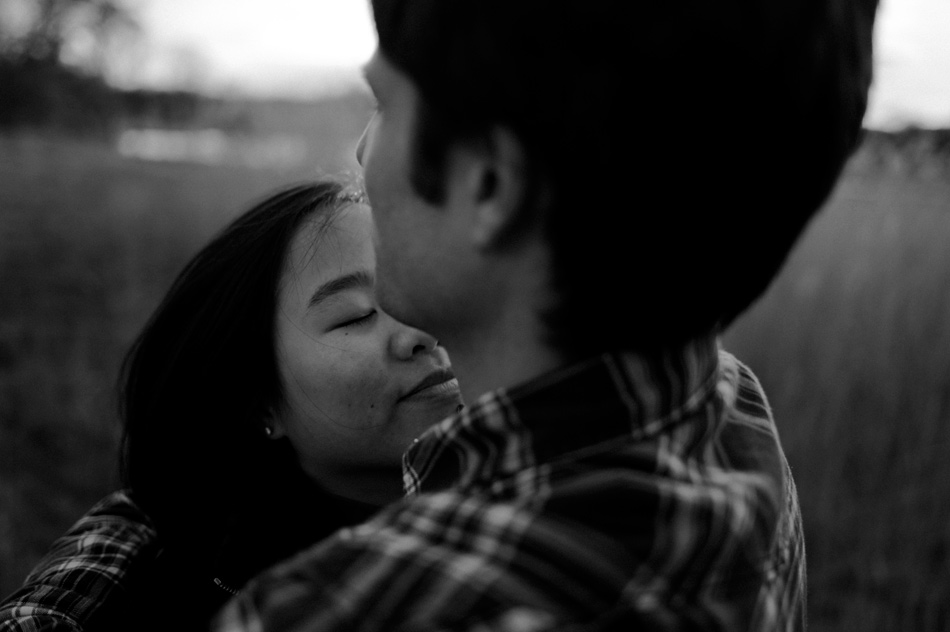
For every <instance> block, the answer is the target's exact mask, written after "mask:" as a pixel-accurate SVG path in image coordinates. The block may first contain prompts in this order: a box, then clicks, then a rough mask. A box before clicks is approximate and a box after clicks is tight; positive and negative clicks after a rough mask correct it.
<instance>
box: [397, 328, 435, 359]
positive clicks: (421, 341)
mask: <svg viewBox="0 0 950 632" xmlns="http://www.w3.org/2000/svg"><path fill="white" fill-rule="evenodd" d="M390 344H391V345H392V353H393V355H394V356H395V357H396V358H398V359H399V360H411V359H413V358H414V357H416V356H417V355H422V354H427V353H432V351H433V350H434V349H435V348H436V346H437V345H438V341H437V340H436V339H435V338H433V337H432V336H430V335H429V334H427V333H426V332H424V331H422V330H419V329H416V328H415V327H409V326H408V325H403V324H402V323H397V328H396V331H395V332H394V333H393V335H392V338H391V339H390Z"/></svg>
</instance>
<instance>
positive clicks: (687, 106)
mask: <svg viewBox="0 0 950 632" xmlns="http://www.w3.org/2000/svg"><path fill="white" fill-rule="evenodd" d="M876 3H877V0H796V1H794V2H793V1H781V2H777V1H775V0H759V1H758V2H732V3H730V2H726V3H725V4H724V3H721V2H720V3H708V2H704V1H701V0H692V1H688V2H685V3H684V2H676V3H663V2H659V3H656V2H655V3H637V2H629V1H628V0H568V1H566V2H557V3H551V2H548V1H547V0H453V2H443V1H442V0H373V9H374V16H375V20H376V27H377V31H378V34H379V43H380V49H381V51H382V52H383V53H384V54H385V55H386V57H387V59H389V60H390V61H391V62H393V63H394V64H396V65H397V66H398V67H399V68H400V69H401V70H402V71H403V72H405V73H406V74H407V75H408V76H409V77H410V78H411V79H412V80H413V82H414V83H415V84H416V87H417V88H418V89H419V91H420V94H421V96H422V99H421V101H422V103H421V105H420V111H419V113H418V116H417V118H416V120H417V124H416V138H415V152H414V156H413V158H414V162H415V164H414V165H413V166H412V177H413V180H414V183H415V185H416V187H417V191H418V192H419V194H420V195H423V196H427V197H428V199H429V200H430V201H433V202H438V201H441V194H442V191H441V188H440V184H439V183H440V182H441V178H442V173H441V168H442V161H443V158H444V152H445V149H446V148H447V147H448V146H449V145H450V144H451V143H453V142H457V141H458V140H461V139H471V138H472V137H473V136H474V135H477V134H478V133H482V134H485V133H487V132H488V131H490V130H491V128H492V127H493V126H497V125H500V126H505V127H507V128H508V129H510V130H511V131H512V132H513V133H514V134H515V135H516V136H517V137H519V139H520V140H521V141H522V143H523V145H524V147H525V151H526V152H527V153H528V157H529V162H530V163H531V166H532V172H531V173H529V176H530V177H531V178H532V179H533V180H538V179H540V180H543V183H544V185H545V186H548V187H550V193H551V194H550V195H549V196H547V197H546V198H545V199H548V200H550V203H549V206H548V207H547V208H545V209H544V214H543V217H544V220H543V221H544V222H545V223H544V228H545V230H546V232H547V234H548V237H549V240H550V243H551V244H552V250H553V257H554V271H553V275H554V282H555V285H556V289H557V290H558V291H559V295H560V298H561V300H560V302H559V305H558V306H556V307H555V308H554V309H553V310H552V311H551V312H550V313H548V314H546V317H547V322H548V324H549V326H550V330H551V334H552V336H553V338H554V340H555V342H556V343H557V344H558V345H559V347H560V348H561V350H562V351H564V352H565V353H568V354H578V355H581V354H587V353H593V352H598V351H602V350H604V349H607V348H615V347H628V348H638V349H644V350H649V349H657V348H662V347H669V346H673V345H677V344H679V343H681V342H683V341H685V340H686V339H689V338H691V337H693V336H696V335H699V334H702V333H704V332H706V331H709V330H711V329H715V328H716V327H723V326H725V325H726V324H728V323H729V322H730V321H731V320H732V319H733V318H735V316H737V315H738V314H739V313H740V312H742V311H743V310H744V309H746V307H748V305H749V304H750V303H751V302H752V301H753V300H754V299H755V298H757V297H758V296H759V295H760V294H761V293H762V292H763V291H764V289H765V288H766V287H767V285H768V284H769V282H770V281H771V279H772V278H773V277H774V276H775V274H777V272H778V270H779V268H780V267H781V265H782V263H783V262H784V260H785V258H786V256H787V254H788V252H789V250H790V249H791V247H792V245H793V244H794V242H795V241H796V239H797V238H798V235H799V234H800V233H801V231H802V230H803V229H804V227H805V225H806V224H807V222H808V220H809V219H810V218H811V217H812V215H813V214H814V213H815V212H816V210H817V209H818V208H819V207H820V206H821V204H822V203H823V202H824V200H825V199H826V198H827V196H828V194H829V193H830V191H831V189H832V187H833V185H834V183H835V181H836V180H837V178H838V176H839V174H840V171H841V169H842V167H843V165H844V164H845V162H846V160H847V158H848V156H849V155H850V153H851V152H852V151H853V149H854V147H855V146H856V145H857V143H858V141H859V137H860V129H861V121H862V118H863V114H864V110H865V107H866V99H867V90H868V86H869V84H870V78H871V32H872V26H873V20H874V13H875V9H876ZM531 184H536V182H529V185H531ZM532 202H533V201H532V200H530V199H529V200H527V203H528V204H531V203H532Z"/></svg>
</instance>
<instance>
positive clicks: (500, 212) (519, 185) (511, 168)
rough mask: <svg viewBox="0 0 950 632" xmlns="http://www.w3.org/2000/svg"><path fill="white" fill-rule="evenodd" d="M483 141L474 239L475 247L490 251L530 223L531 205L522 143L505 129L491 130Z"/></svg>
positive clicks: (476, 198)
mask: <svg viewBox="0 0 950 632" xmlns="http://www.w3.org/2000/svg"><path fill="white" fill-rule="evenodd" d="M486 141H487V142H486V143H485V153H484V156H483V160H484V162H483V164H482V167H483V168H482V169H480V170H478V171H479V173H478V174H477V177H478V182H477V183H475V184H476V186H477V188H476V189H475V191H476V197H475V200H476V209H477V212H476V214H475V218H474V219H475V225H474V230H473V239H474V241H475V244H476V245H477V246H478V247H480V248H483V249H490V248H494V247H498V246H500V245H502V244H503V243H504V242H506V241H507V240H508V238H510V237H514V236H515V235H516V234H517V233H518V231H519V230H521V229H523V228H524V227H525V226H526V224H528V223H529V222H528V220H530V218H529V217H527V215H529V213H530V204H528V202H529V200H528V199H527V192H528V189H529V187H528V165H527V157H526V155H525V151H524V146H523V145H522V143H521V141H520V140H519V139H518V137H517V136H515V135H514V133H513V132H511V130H509V129H507V128H504V127H496V128H494V129H493V130H492V132H491V133H490V134H489V136H488V138H487V139H486Z"/></svg>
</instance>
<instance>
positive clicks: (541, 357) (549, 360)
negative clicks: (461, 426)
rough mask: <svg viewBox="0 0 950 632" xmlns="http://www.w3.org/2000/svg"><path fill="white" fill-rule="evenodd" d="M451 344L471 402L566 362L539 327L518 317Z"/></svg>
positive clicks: (464, 394)
mask: <svg viewBox="0 0 950 632" xmlns="http://www.w3.org/2000/svg"><path fill="white" fill-rule="evenodd" d="M449 345H450V346H447V349H448V351H449V355H450V356H451V358H452V367H453V369H454V371H455V374H456V375H457V376H458V379H459V386H460V387H461V390H462V397H463V399H464V400H465V403H466V404H467V405H471V404H473V403H474V402H475V400H476V399H478V397H479V396H481V395H482V394H484V393H487V392H489V391H494V390H496V389H499V388H502V387H505V388H510V387H513V386H517V385H518V384H522V383H524V382H526V381H528V380H530V379H532V378H535V377H538V376H540V375H543V374H544V373H547V372H549V371H552V370H554V369H557V368H558V367H560V366H561V365H563V364H564V362H565V361H564V358H563V356H561V355H560V354H559V353H557V352H556V351H555V350H553V349H552V348H551V347H550V346H549V345H548V344H546V342H545V341H544V338H543V337H542V336H541V335H539V332H538V331H537V327H534V326H532V325H531V324H530V323H519V322H517V321H513V322H510V323H507V324H504V325H500V326H497V327H494V328H492V330H491V331H486V332H482V333H481V334H480V335H470V336H466V337H465V338H464V339H459V340H454V341H449Z"/></svg>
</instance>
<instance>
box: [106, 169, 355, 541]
mask: <svg viewBox="0 0 950 632" xmlns="http://www.w3.org/2000/svg"><path fill="white" fill-rule="evenodd" d="M355 201H357V198H356V197H355V196H354V195H353V194H349V193H347V192H346V190H345V188H344V186H343V185H342V184H340V183H338V182H336V181H333V180H329V179H327V180H323V181H320V182H316V183H310V184H301V185H298V186H293V187H290V188H286V189H284V190H282V191H280V192H278V193H276V194H274V195H272V196H271V197H268V198H267V199H265V200H263V201H262V202H260V203H259V204H257V205H256V206H254V207H253V208H251V209H250V210H249V211H247V212H246V213H244V214H243V215H241V216H239V217H238V218H237V219H235V220H234V221H233V222H231V223H230V224H229V225H228V226H227V227H225V228H224V229H223V230H222V231H221V232H220V233H219V234H218V235H217V236H216V237H215V238H214V239H213V240H212V241H211V242H210V243H209V244H208V245H206V246H205V247H204V248H202V249H201V250H200V251H199V252H198V254H196V255H195V256H194V257H193V258H192V259H191V261H189V262H188V264H187V265H186V266H185V268H184V269H183V270H182V271H181V273H180V274H179V275H178V277H177V278H176V279H175V281H174V283H173V284H172V286H171V288H170V289H169V290H168V293H167V294H166V295H165V297H164V299H163V300H162V302H161V304H160V305H159V306H158V308H157V309H156V310H155V312H154V313H153V314H152V316H151V318H150V320H149V321H148V323H147V324H146V325H145V327H144V329H143V330H142V332H141V333H140V334H139V336H138V338H137V339H136V340H135V342H134V343H133V345H132V346H131V348H130V349H129V351H128V353H127V355H126V357H125V360H124V362H123V365H122V371H121V375H120V379H119V384H118V387H119V406H120V414H121V417H122V420H123V422H124V436H123V441H122V449H121V455H120V467H121V474H122V478H123V482H124V484H125V485H126V486H127V487H128V488H130V489H131V491H132V493H133V496H134V498H135V499H136V501H137V502H138V503H139V504H140V505H141V506H142V507H143V509H144V510H145V511H146V512H147V513H148V514H149V515H150V516H151V517H152V519H153V520H154V521H155V523H156V525H157V527H158V531H159V533H160V534H161V535H162V538H163V541H165V542H166V543H169V542H184V543H191V544H189V546H193V547H200V546H201V545H202V543H204V542H206V540H207V538H208V537H211V536H212V534H214V533H218V534H220V532H221V530H222V526H223V521H225V520H227V518H228V515H229V512H228V508H229V507H230V506H231V505H232V504H233V503H235V502H238V501H239V500H240V498H241V495H242V493H245V492H246V490H247V488H248V486H249V485H250V484H251V483H254V484H258V483H259V482H260V480H259V479H260V478H262V477H263V478H268V477H270V478H273V477H277V478H279V477H281V476H285V475H287V474H288V472H290V470H291V469H292V468H293V467H295V465H294V464H295V459H294V457H293V455H292V454H289V453H288V450H289V448H288V447H287V446H286V445H284V444H285V443H286V442H283V441H280V442H277V441H268V440H267V439H266V438H265V435H264V427H263V424H264V420H265V418H266V416H267V415H268V413H269V411H270V410H273V409H275V408H276V407H277V405H278V404H279V402H280V401H281V398H282V391H281V384H280V379H279V375H278V371H277V360H276V352H275V348H274V320H275V312H276V301H277V293H278V289H279V288H278V286H279V279H280V276H281V272H282V269H283V265H284V260H285V256H286V251H287V250H288V247H289V244H290V243H291V240H292V239H293V236H294V234H295V233H296V231H297V230H298V228H299V227H300V226H302V225H303V223H304V222H305V221H306V220H308V219H309V218H311V217H313V216H316V215H317V214H320V217H321V219H322V221H321V222H320V223H318V225H317V226H318V228H317V231H321V230H323V229H324V228H325V227H326V226H327V225H328V224H329V222H330V221H331V220H332V219H333V217H335V215H336V212H337V211H338V210H340V209H341V208H343V207H345V206H346V204H347V203H348V202H355ZM315 237H316V234H315ZM272 489H275V487H272Z"/></svg>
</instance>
